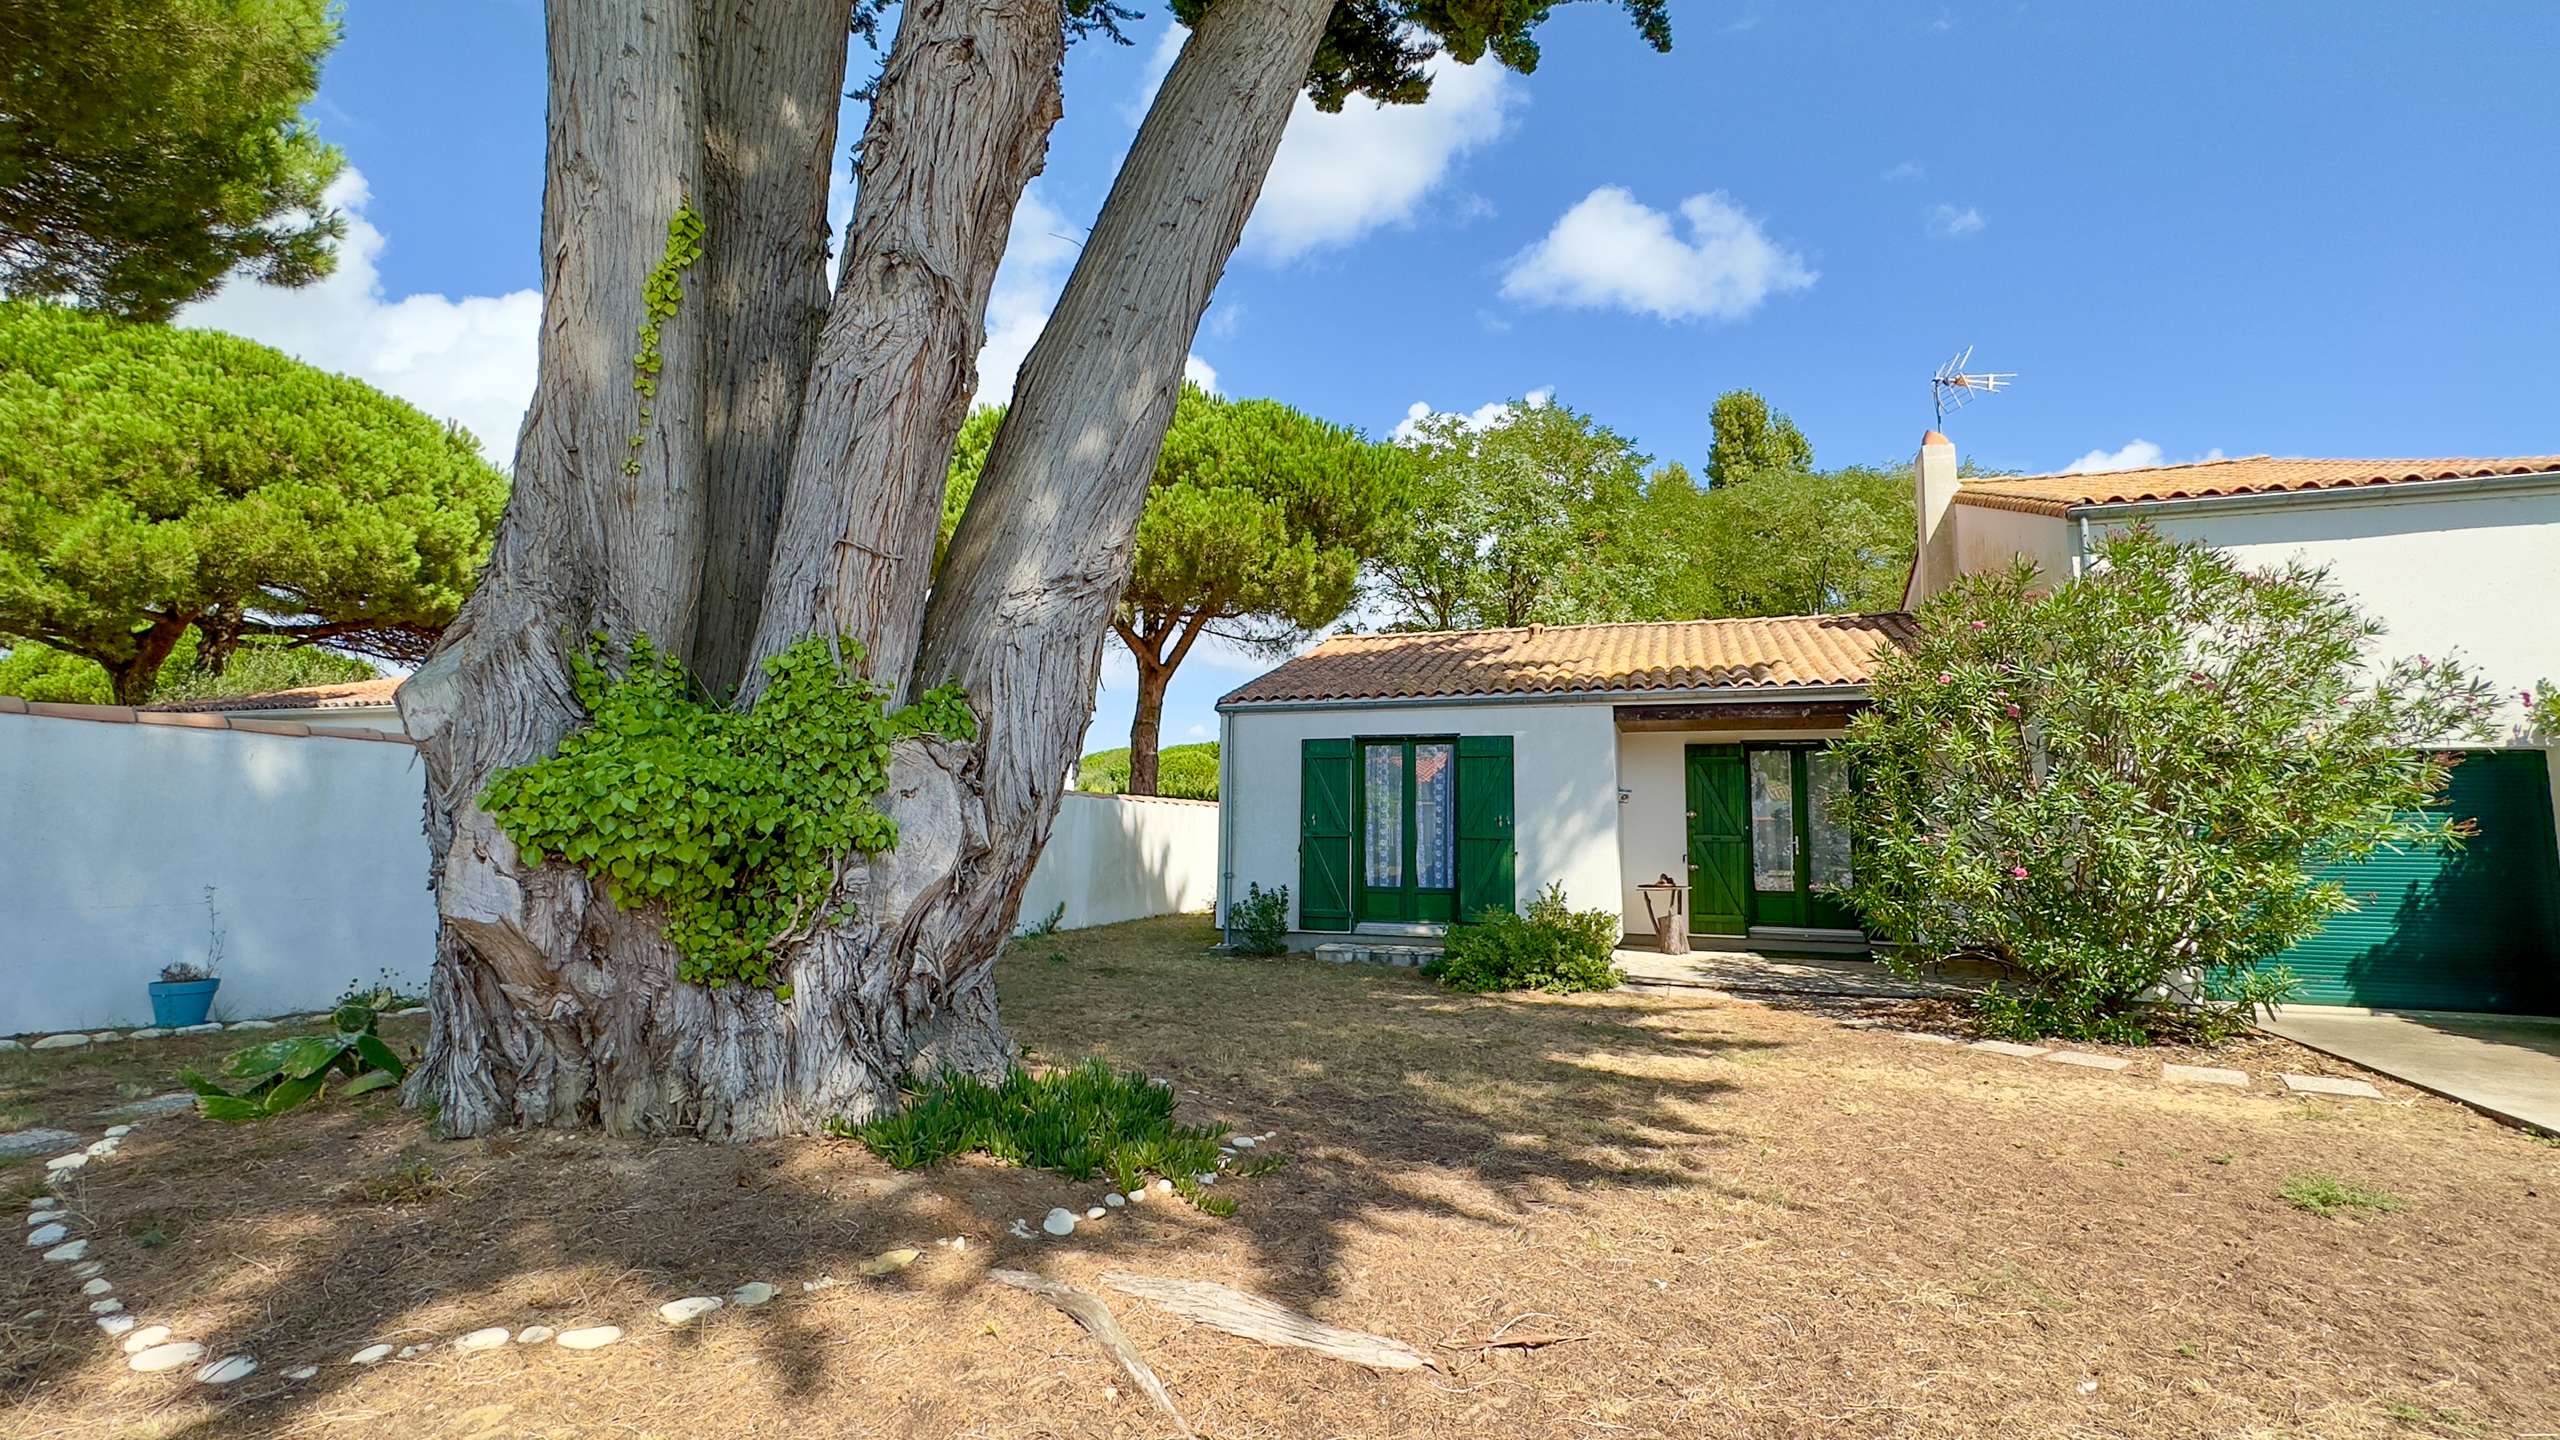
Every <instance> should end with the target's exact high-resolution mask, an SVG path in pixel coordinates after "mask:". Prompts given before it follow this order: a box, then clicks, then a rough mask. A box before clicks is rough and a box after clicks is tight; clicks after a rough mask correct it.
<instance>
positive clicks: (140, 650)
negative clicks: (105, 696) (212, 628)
mask: <svg viewBox="0 0 2560 1440" xmlns="http://www.w3.org/2000/svg"><path fill="white" fill-rule="evenodd" d="M188 624H189V622H188V621H187V620H186V619H185V618H184V617H182V616H180V617H172V616H167V615H164V616H161V617H160V618H158V619H156V620H154V621H152V622H151V628H149V629H147V630H145V631H143V632H142V633H141V634H139V635H136V636H134V637H133V654H132V655H130V656H128V657H126V658H125V659H122V660H101V661H99V662H98V663H99V664H100V665H101V666H102V667H104V668H105V670H106V672H107V686H108V689H109V690H110V691H111V692H112V693H113V694H114V696H115V702H116V703H117V704H119V705H145V704H149V703H150V701H151V687H152V685H153V683H154V682H156V681H157V680H159V678H160V667H161V666H162V665H163V664H165V663H167V661H168V659H169V652H170V651H172V650H175V649H177V648H178V642H179V641H181V640H184V639H185V638H187V625H188Z"/></svg>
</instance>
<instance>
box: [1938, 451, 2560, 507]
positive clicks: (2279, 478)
mask: <svg viewBox="0 0 2560 1440" xmlns="http://www.w3.org/2000/svg"><path fill="white" fill-rule="evenodd" d="M2555 470H2560V455H2520V456H2516V457H2514V458H2512V459H2506V460H2280V459H2277V458H2276V457H2274V456H2271V455H2251V456H2246V457H2244V458H2241V459H2235V460H2202V461H2198V462H2196V463H2195V464H2192V465H2154V466H2151V467H2149V468H2148V469H2142V470H2105V471H2100V472H2097V473H2095V474H2089V475H2001V476H1987V477H1985V478H1983V479H1979V480H1967V481H1965V482H1963V484H1962V485H1961V486H1960V487H1958V489H1957V490H1956V500H1957V502H1958V503H1960V504H1965V505H1987V506H1990V507H1992V508H1994V509H1999V510H2023V511H2026V512H2027V513H2029V514H2032V515H2062V514H2067V513H2069V512H2070V510H2071V509H2072V508H2073V507H2074V506H2079V505H2118V504H2126V503H2132V502H2138V501H2147V500H2197V499H2203V498H2205V497H2207V496H2213V495H2270V494H2290V493H2294V492H2298V491H2304V490H2344V489H2353V488H2358V487H2363V486H2370V485H2398V484H2402V483H2405V482H2408V481H2413V480H2471V479H2478V478H2481V477H2484V476H2490V475H2536V474H2540V473H2542V472H2544V471H2555Z"/></svg>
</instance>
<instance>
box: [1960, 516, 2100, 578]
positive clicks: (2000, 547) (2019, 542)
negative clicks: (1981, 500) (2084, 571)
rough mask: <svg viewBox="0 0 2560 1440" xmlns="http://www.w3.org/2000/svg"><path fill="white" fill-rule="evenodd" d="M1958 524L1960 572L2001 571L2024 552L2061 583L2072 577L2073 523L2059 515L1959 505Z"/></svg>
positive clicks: (2037, 566) (2046, 574)
mask: <svg viewBox="0 0 2560 1440" xmlns="http://www.w3.org/2000/svg"><path fill="white" fill-rule="evenodd" d="M1955 526H1956V572H1957V573H1958V574H1960V575H1979V574H1981V573H1983V572H1984V571H1987V570H1998V569H2001V568H2002V567H2004V566H2006V565H2007V564H2008V563H2009V562H2010V561H2011V560H2013V559H2015V558H2016V557H2018V556H2020V555H2024V556H2025V557H2027V558H2028V559H2030V560H2033V561H2034V562H2036V568H2037V569H2038V570H2040V571H2042V572H2043V573H2044V577H2045V578H2046V579H2048V580H2050V581H2052V582H2054V583H2055V584H2057V585H2058V584H2060V583H2062V582H2063V581H2065V580H2068V579H2070V578H2071V525H2070V522H2069V521H2067V520H2064V519H2063V518H2062V517H2061V516H2059V515H2030V514H2028V513H2026V512H2025V511H2023V510H1995V509H1993V508H1992V507H1990V506H1988V505H1958V506H1956V507H1955Z"/></svg>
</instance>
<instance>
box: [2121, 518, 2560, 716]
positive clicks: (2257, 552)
mask: <svg viewBox="0 0 2560 1440" xmlns="http://www.w3.org/2000/svg"><path fill="white" fill-rule="evenodd" d="M2150 523H2151V524H2152V525H2153V527H2154V528H2156V529H2158V530H2159V531H2160V532H2161V533H2163V534H2166V535H2171V536H2175V537H2177V538H2178V539H2181V540H2193V541H2198V542H2201V543H2203V544H2207V545H2212V546H2214V547H2216V548H2218V549H2220V550H2222V551H2224V552H2225V553H2227V554H2229V555H2230V556H2231V557H2232V558H2233V559H2235V560H2237V561H2239V562H2240V563H2242V564H2244V565H2248V566H2250V567H2252V568H2257V569H2265V568H2268V567H2271V566H2276V565H2281V564H2283V563H2285V562H2287V561H2289V560H2296V559H2298V560H2302V561H2305V562H2307V563H2309V564H2313V565H2325V566H2327V567H2328V569H2329V573H2330V576H2331V578H2332V579H2334V580H2335V581H2336V582H2337V583H2338V584H2339V585H2340V586H2342V587H2343V588H2344V589H2345V590H2346V591H2347V592H2348V593H2349V594H2351V595H2353V596H2355V597H2356V601H2357V603H2358V604H2360V605H2362V606H2363V607H2364V608H2365V609H2366V610H2368V611H2370V612H2372V613H2373V614H2375V615H2377V616H2380V617H2381V618H2382V620H2383V622H2384V623H2385V624H2387V625H2388V626H2389V627H2390V629H2389V631H2388V633H2386V634H2385V635H2384V636H2383V637H2382V642H2381V647H2380V652H2379V653H2380V654H2382V655H2384V656H2391V657H2397V656H2402V655H2459V656H2460V657H2461V658H2462V659H2463V660H2464V661H2466V662H2467V663H2469V664H2470V665H2471V666H2473V667H2474V668H2476V669H2477V670H2478V671H2479V672H2480V673H2481V674H2483V675H2484V676H2486V677H2487V678H2488V679H2489V680H2490V681H2491V682H2492V683H2493V684H2495V685H2496V687H2497V689H2498V691H2499V693H2500V695H2501V696H2502V697H2503V703H2504V705H2505V712H2504V713H2505V718H2506V719H2507V720H2508V721H2509V722H2513V721H2514V720H2516V719H2518V718H2520V716H2521V711H2522V707H2521V706H2520V705H2519V704H2518V703H2517V694H2518V692H2520V691H2523V690H2526V689H2528V688H2530V687H2531V686H2532V685H2533V683H2534V682H2535V681H2536V680H2545V679H2548V680H2560V623H2555V620H2554V617H2560V488H2554V489H2550V490H2542V491H2506V492H2496V491H2492V492H2487V493H2473V494H2470V495H2443V496H2438V497H2436V498H2433V499H2408V500H2401V499H2392V498H2388V497H2385V496H2382V495H2376V494H2370V493H2368V494H2365V495H2361V496H2357V497H2354V498H2350V499H2340V500H2329V501H2322V500H2301V499H2296V500H2290V501H2285V502H2280V503H2278V504H2271V505H2267V506H2264V507H2263V508H2243V509H2226V510H2213V511H2193V512H2189V513H2186V514H2178V513H2175V512H2169V513H2163V514H2160V515H2156V516H2153V517H2151V520H2150ZM2093 528H2094V527H2093Z"/></svg>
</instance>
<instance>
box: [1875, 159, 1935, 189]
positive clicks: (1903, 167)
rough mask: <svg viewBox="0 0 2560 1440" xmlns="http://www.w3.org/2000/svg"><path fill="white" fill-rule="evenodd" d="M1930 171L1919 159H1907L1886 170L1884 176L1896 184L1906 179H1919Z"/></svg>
mask: <svg viewBox="0 0 2560 1440" xmlns="http://www.w3.org/2000/svg"><path fill="white" fill-rule="evenodd" d="M1928 173H1929V171H1928V169H1927V168H1926V167H1924V166H1923V165H1921V163H1920V162H1919V161H1917V160H1905V161H1903V162H1902V163H1901V164H1899V165H1896V166H1894V167H1893V168H1892V169H1890V170H1887V171H1886V172H1884V178H1885V179H1887V180H1889V181H1891V182H1893V183H1894V184H1896V185H1899V184H1901V183H1902V182H1904V181H1906V180H1917V179H1920V178H1921V177H1922V176H1925V175H1927V174H1928Z"/></svg>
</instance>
